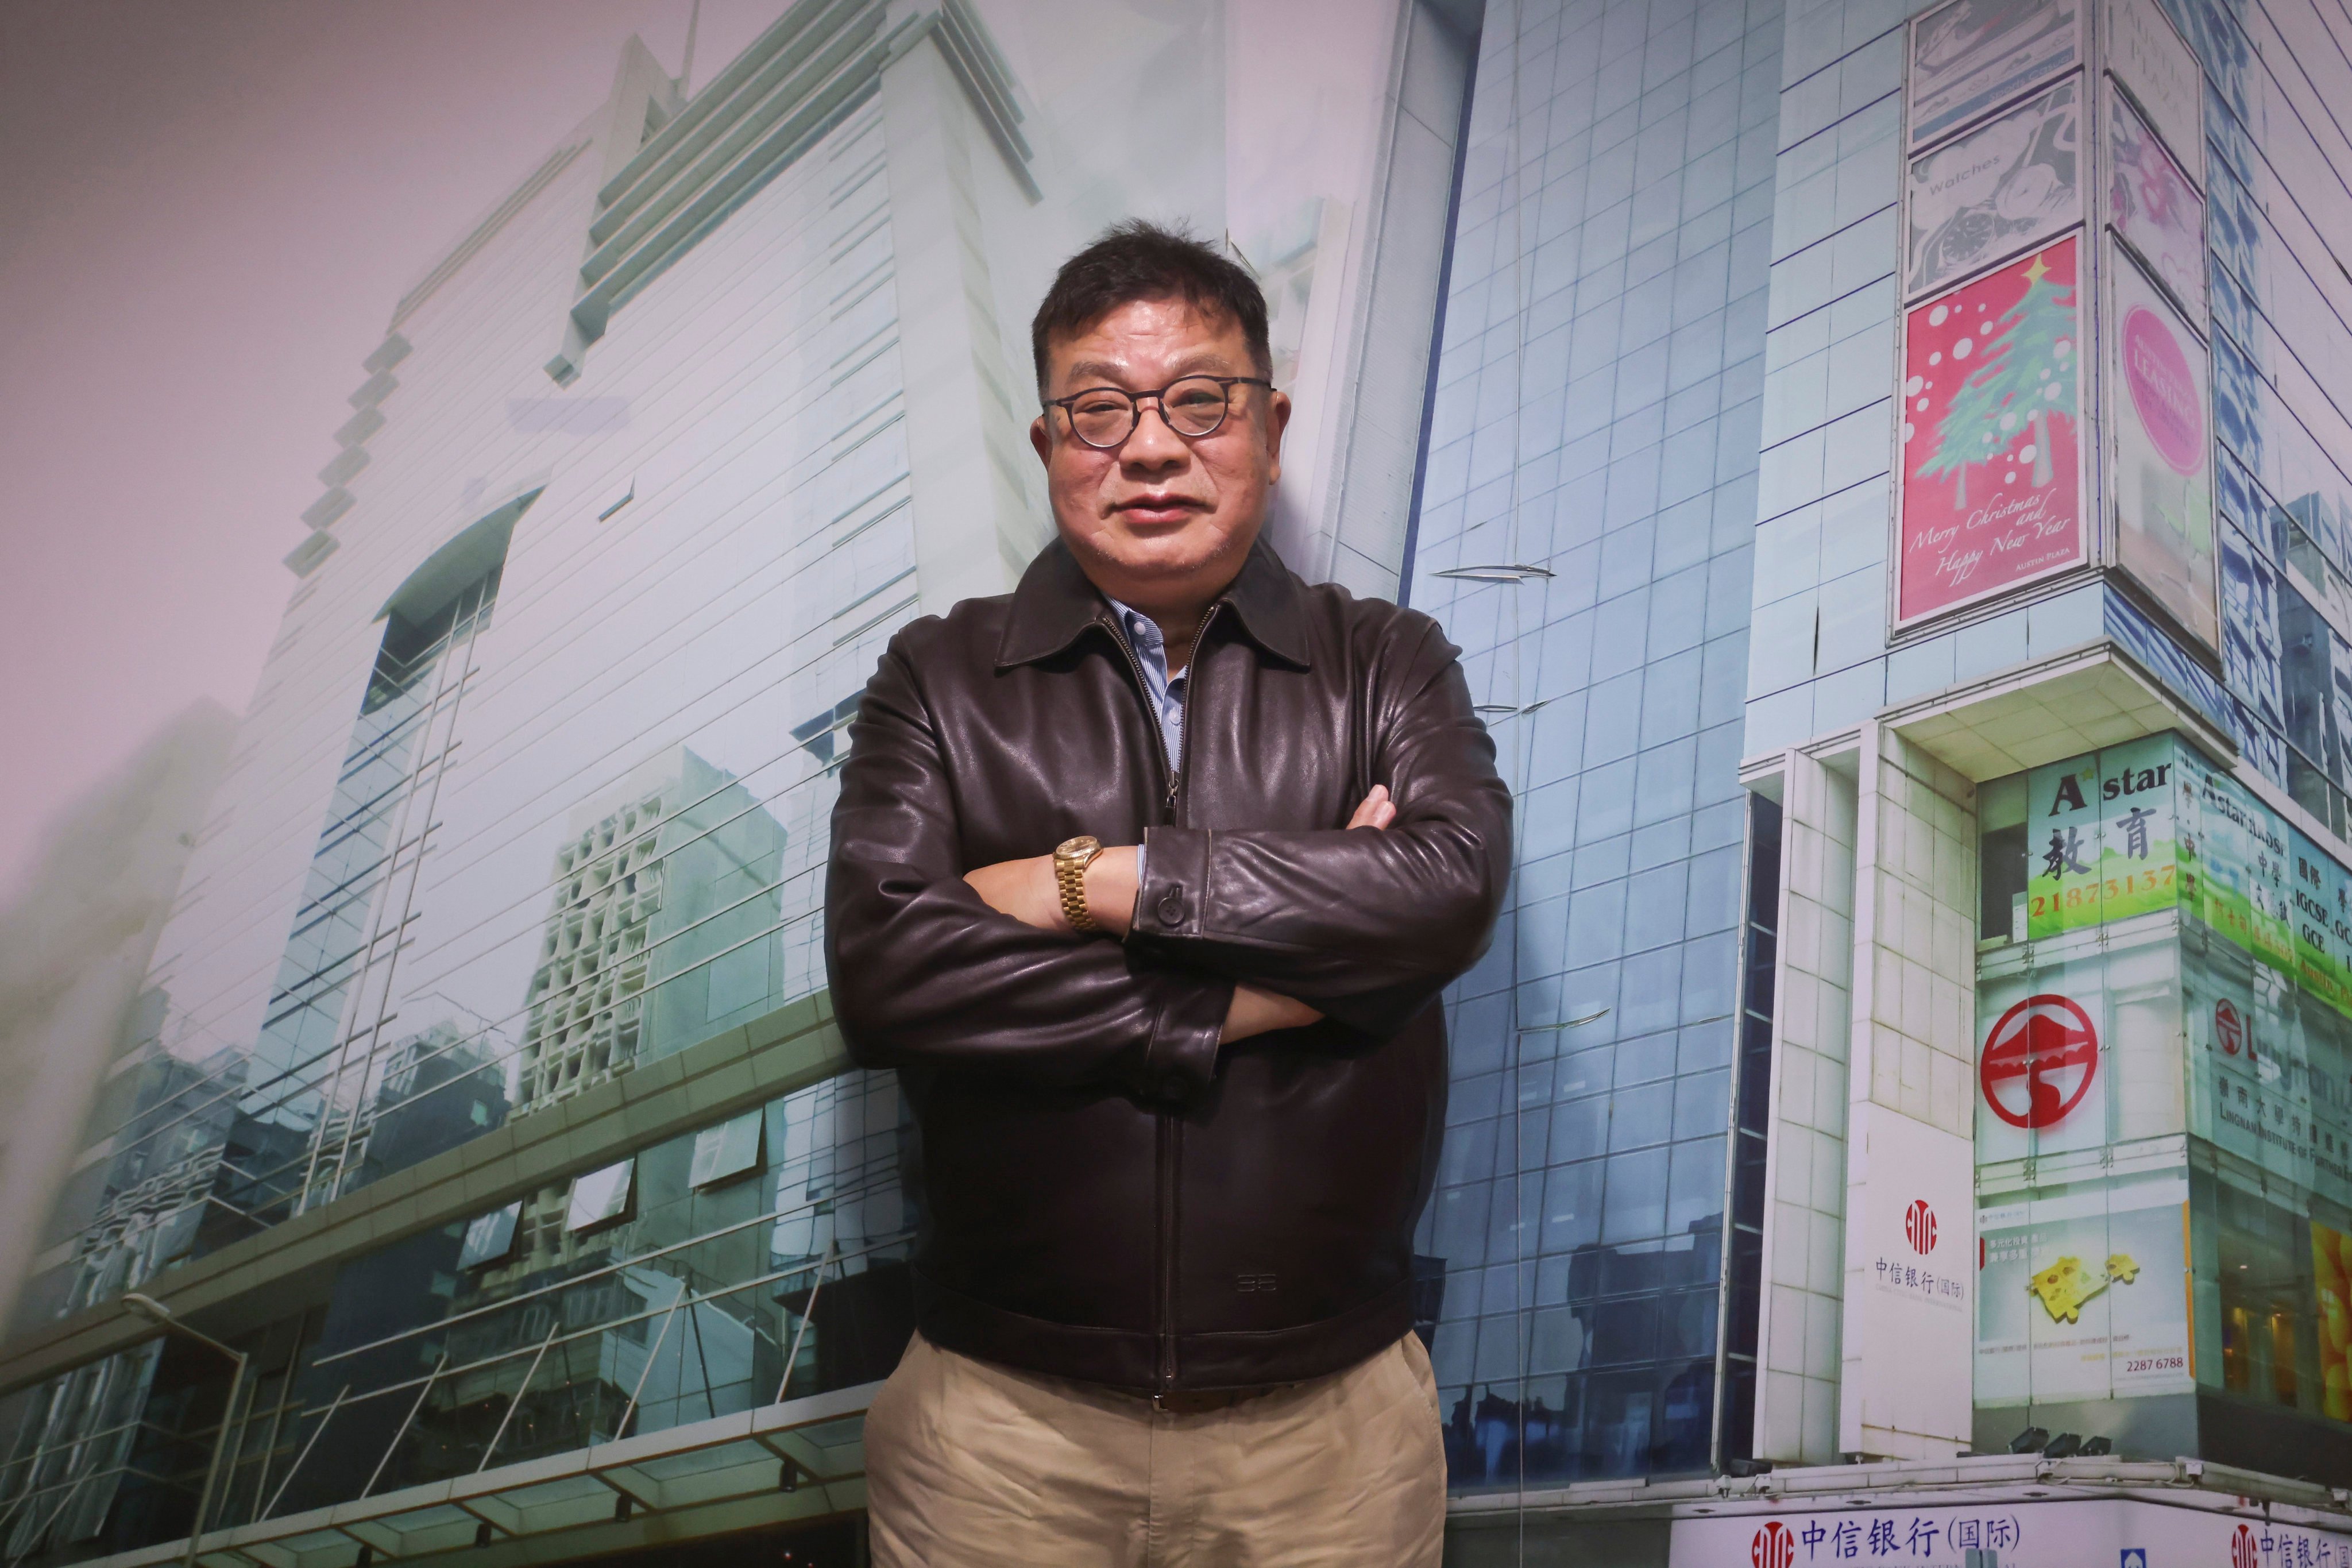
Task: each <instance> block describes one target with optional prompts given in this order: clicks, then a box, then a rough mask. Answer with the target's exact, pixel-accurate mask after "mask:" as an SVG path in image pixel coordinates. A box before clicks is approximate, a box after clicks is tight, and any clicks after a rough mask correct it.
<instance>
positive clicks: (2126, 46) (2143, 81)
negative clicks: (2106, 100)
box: [2101, 0, 2205, 184]
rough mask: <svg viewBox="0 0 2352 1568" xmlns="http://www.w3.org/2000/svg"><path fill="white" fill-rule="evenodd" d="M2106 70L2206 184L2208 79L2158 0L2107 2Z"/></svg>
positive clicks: (2191, 172) (2192, 175)
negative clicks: (2113, 75)
mask: <svg viewBox="0 0 2352 1568" xmlns="http://www.w3.org/2000/svg"><path fill="white" fill-rule="evenodd" d="M2104 19H2105V35H2104V37H2102V40H2101V42H2102V44H2103V45H2104V47H2105V57H2106V65H2107V68H2108V69H2109V70H2110V71H2113V72H2114V73H2115V76H2116V80H2118V81H2120V82H2122V83H2123V84H2124V87H2125V88H2126V89H2127V90H2128V91H2129V92H2130V93H2131V95H2132V97H2133V98H2134V99H2135V100H2137V101H2138V103H2139V106H2140V108H2141V110H2144V111H2145V112H2146V113H2147V118H2148V120H2149V121H2150V122H2151V123H2152V124H2153V125H2154V126H2155V127H2156V130H2157V132H2158V134H2159V135H2161V136H2162V137H2163V138H2164V142H2165V145H2166V146H2168V147H2169V148H2170V149H2171V150H2172V155H2173V156H2174V157H2176V158H2178V159H2179V160H2180V163H2181V164H2182V166H2183V167H2185V168H2186V169H2187V170H2188V171H2189V178H2191V179H2193V180H2195V181H2196V182H2197V183H2198V184H2204V167H2205V78H2204V74H2203V73H2202V72H2201V71H2200V70H2199V69H2198V68H2197V57H2196V56H2195V55H2193V54H2191V53H2190V52H2189V46H2188V44H2187V43H2186V42H2184V41H2183V40H2182V39H2181V37H2180V35H2179V33H2177V32H2175V31H2174V30H2173V26H2172V24H2171V22H2170V21H2168V20H2167V19H2166V17H2165V16H2164V13H2163V10H2162V9H2161V8H2160V7H2159V6H2158V5H2157V0H2107V5H2106V10H2105V18H2104Z"/></svg>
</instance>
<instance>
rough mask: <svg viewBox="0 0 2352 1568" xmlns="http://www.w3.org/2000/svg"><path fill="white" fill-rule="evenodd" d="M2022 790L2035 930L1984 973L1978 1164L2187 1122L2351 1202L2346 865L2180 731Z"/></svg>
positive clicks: (2040, 773)
mask: <svg viewBox="0 0 2352 1568" xmlns="http://www.w3.org/2000/svg"><path fill="white" fill-rule="evenodd" d="M2025 782H2026V789H2027V799H2026V814H2027V819H2026V839H2025V842H2024V844H2023V846H2022V847H2021V849H2020V851H2019V852H2020V853H2021V854H2023V855H2024V856H2025V857H2026V858H2027V862H2028V863H2027V865H2026V866H2025V867H2024V868H2022V869H2023V870H2024V871H2025V873H2026V888H2027V921H2026V927H2025V931H2024V932H2023V934H2024V935H2025V937H2026V938H2027V940H2026V941H2025V942H2012V943H2010V944H2007V945H2005V946H2003V947H2000V948H1998V949H1994V950H1992V951H1990V952H1987V953H1986V954H1985V955H1984V956H1983V957H1982V958H1981V959H1980V960H1979V973H1978V984H1977V1009H1976V1012H1977V1086H1976V1087H1977V1096H1978V1100H1977V1131H1976V1158H1977V1163H1978V1165H1979V1168H1982V1167H1984V1166H1986V1165H1990V1164H1997V1163H2003V1162H2008V1161H2017V1160H2024V1159H2028V1158H2036V1157H2046V1156H2049V1155H2052V1154H2057V1153H2065V1152H2091V1151H2096V1150H2098V1149H2101V1148H2104V1147H2106V1146H2108V1145H2111V1144H2114V1143H2118V1142H2129V1141H2131V1140H2134V1139H2139V1138H2147V1137H2157V1136H2166V1135H2170V1134H2172V1133H2177V1132H2179V1131H2189V1132H2193V1133H2195V1134H2196V1135H2197V1136H2199V1137H2200V1138H2204V1139H2206V1140H2208V1141H2210V1142H2213V1143H2214V1144H2216V1145H2218V1146H2219V1147H2221V1148H2222V1149H2224V1150H2226V1151H2228V1152H2231V1153H2233V1154H2236V1155H2238V1156H2239V1157H2241V1158H2242V1159H2244V1160H2247V1161H2249V1162H2251V1163H2253V1164H2255V1165H2256V1166H2258V1167H2259V1168H2261V1169H2263V1170H2264V1171H2266V1172H2269V1173H2273V1174H2274V1175H2277V1176H2280V1177H2283V1178H2285V1179H2286V1180H2289V1181H2291V1182H2294V1184H2297V1185H2299V1186H2301V1187H2303V1188H2305V1190H2307V1191H2311V1192H2315V1193H2318V1194H2325V1195H2326V1196H2328V1197H2330V1198H2331V1199H2333V1200H2335V1201H2337V1202H2342V1203H2347V1204H2352V872H2347V870H2346V869H2345V868H2343V867H2342V866H2340V865H2338V864H2337V863H2336V860H2335V859H2334V858H2332V857H2331V856H2329V855H2328V854H2327V853H2326V852H2325V851H2323V850H2322V849H2320V848H2319V847H2318V846H2317V845H2315V844H2314V843H2313V842H2312V841H2310V840H2309V839H2307V838H2305V837H2304V836H2303V835H2302V834H2301V833H2299V832H2297V831H2296V830H2295V829H2294V828H2293V827H2291V826H2288V825H2287V824H2286V823H2285V822H2284V821H2283V820H2281V818H2280V817H2279V816H2277V815H2276V814H2275V813H2274V812H2273V811H2272V810H2271V809H2270V808H2269V807H2268V806H2267V805H2264V804H2263V802H2262V801H2261V800H2259V799H2258V798H2256V797H2255V796H2253V795H2252V794H2251V793H2249V792H2248V791H2247V790H2246V788H2245V787H2244V786H2243V785H2242V784H2239V783H2238V782H2237V781H2236V780H2235V779H2233V778H2231V776H2230V775H2229V774H2228V773H2226V772H2224V771H2223V770H2221V769H2219V768H2217V767H2215V766H2214V765H2213V764H2212V763H2210V762H2208V761H2207V760H2206V759H2205V758H2204V757H2203V756H2202V755H2201V754H2200V753H2199V752H2197V751H2196V750H2195V749H2194V748H2193V747H2190V746H2188V745H2185V744H2181V743H2179V742H2178V741H2177V740H2176V739H2175V738H2174V737H2171V736H2154V737H2147V738H2144V739H2141V740H2137V741H2131V742H2124V743H2123V744H2120V745H2116V746H2110V747H2107V748H2105V750H2103V751H2101V752H2096V753H2094V754H2092V755H2090V756H2086V757H2078V758H2074V759H2072V760H2069V761H2066V762H2061V763H2049V764H2047V765H2045V766H2043V767H2040V768H2036V769H2034V770H2032V772H2031V773H2028V774H2027V775H2025ZM2189 928H2193V929H2194V931H2196V933H2197V935H2196V940H2194V941H2185V940H2184V939H2183V935H2182V931H2184V930H2186V929H2189Z"/></svg>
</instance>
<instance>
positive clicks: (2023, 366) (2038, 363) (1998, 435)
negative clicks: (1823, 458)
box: [1914, 252, 2075, 507]
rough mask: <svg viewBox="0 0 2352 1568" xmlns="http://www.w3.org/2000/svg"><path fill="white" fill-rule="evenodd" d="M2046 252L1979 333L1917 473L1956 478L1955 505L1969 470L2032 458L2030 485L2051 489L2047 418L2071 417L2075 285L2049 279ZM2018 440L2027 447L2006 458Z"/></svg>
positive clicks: (1963, 501) (1963, 495) (1963, 500)
mask: <svg viewBox="0 0 2352 1568" xmlns="http://www.w3.org/2000/svg"><path fill="white" fill-rule="evenodd" d="M2046 254H2047V253H2046V252H2045V253H2043V255H2037V256H2036V257H2034V258H2033V259H2032V262H2031V263H2030V264H2029V265H2028V266H2027V267H2026V268H2025V271H2024V278H2025V292H2024V294H2022V295H2021V296H2020V297H2019V299H2018V300H2017V302H2016V303H2015V304H2013V305H2011V307H2010V308H2009V309H2008V310H2006V311H2004V312H2003V313H2002V314H2001V316H2000V320H1998V321H1995V322H1994V323H1993V325H1992V329H1991V331H1988V332H1986V333H1985V334H1984V339H1983V342H1982V343H1981V346H1980V350H1979V354H1978V358H1977V363H1976V365H1975V367H1974V368H1973V369H1971V370H1970V371H1969V374H1968V378H1967V379H1966V380H1965V381H1963V382H1962V383H1961V384H1960V388H1959V390H1958V392H1956V393H1954V394H1953V395H1952V398H1951V401H1950V403H1949V404H1948V405H1947V406H1946V408H1945V411H1944V418H1943V423H1942V424H1941V425H1940V426H1938V427H1937V432H1936V449H1935V451H1934V452H1932V453H1931V454H1929V455H1928V457H1927V458H1926V459H1925V460H1924V461H1922V462H1921V463H1920V464H1919V466H1918V468H1916V469H1915V470H1914V472H1916V474H1918V475H1919V476H1921V477H1923V478H1925V477H1930V476H1940V475H1945V474H1950V475H1952V476H1954V477H1955V479H1956V480H1957V487H1958V488H1957V491H1956V495H1955V500H1956V502H1957V504H1958V505H1959V506H1962V507H1965V506H1967V505H1968V504H1969V469H1970V468H1977V467H1981V466H1983V465H1985V464H1988V463H1994V462H2000V461H2002V460H2004V459H2011V460H2014V461H2018V462H2024V461H2031V462H2032V465H2033V468H2032V482H2033V485H2034V487H2035V488H2036V489H2040V488H2041V487H2042V486H2045V485H2047V484H2049V483H2050V481H2051V479H2052V478H2053V469H2052V467H2051V460H2050V420H2051V416H2053V415H2063V416H2065V417H2066V418H2067V419H2069V420H2072V419H2073V418H2074V413H2075V409H2074V282H2073V280H2072V279H2069V280H2067V281H2066V282H2063V283H2059V282H2053V280H2052V279H2051V276H2050V268H2049V267H2048V266H2047V265H2045V263H2044V259H2043V257H2044V256H2046ZM1966 347H1967V340H1965V339H1963V340H1962V352H1966ZM2021 439H2022V440H2026V441H2027V443H2028V444H2027V446H2026V447H2025V449H2024V450H2022V451H2019V452H2017V453H2015V455H2014V458H2011V447H2014V446H2015V445H2016V444H2017V443H2018V442H2019V441H2020V440H2021Z"/></svg>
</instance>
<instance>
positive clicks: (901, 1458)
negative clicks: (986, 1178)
mask: <svg viewBox="0 0 2352 1568" xmlns="http://www.w3.org/2000/svg"><path fill="white" fill-rule="evenodd" d="M866 1501H867V1507H868V1508H869V1510H871V1520H870V1537H871V1541H872V1546H873V1561H874V1568H1003V1565H1012V1564H1018V1565H1019V1568H1129V1565H1130V1564H1131V1565H1134V1568H1145V1565H1147V1564H1148V1565H1149V1568H1437V1563H1438V1559H1439V1555H1440V1552H1441V1548H1442V1545H1443V1541H1444V1529H1445V1455H1444V1441H1443V1438H1442V1436H1441V1435H1440V1433H1439V1429H1438V1413H1437V1381H1436V1379H1435V1378H1434V1377H1433V1376H1432V1375H1431V1373H1430V1368H1429V1355H1428V1352H1426V1351H1424V1350H1423V1348H1422V1344H1421V1341H1420V1340H1419V1339H1418V1338H1417V1337H1415V1336H1414V1335H1412V1334H1407V1335H1405V1336H1404V1338H1402V1339H1401V1340H1399V1341H1398V1342H1396V1343H1395V1344H1393V1345H1391V1346H1390V1347H1389V1348H1388V1349H1387V1350H1384V1351H1382V1352H1380V1353H1379V1354H1377V1355H1374V1356H1372V1357H1370V1359H1368V1360H1366V1361H1363V1362H1360V1363H1358V1364H1356V1365H1355V1366H1352V1367H1349V1369H1348V1370H1347V1371H1345V1372H1341V1373H1333V1374H1332V1375H1331V1376H1328V1377H1323V1378H1318V1379H1316V1380H1314V1381H1313V1382H1311V1383H1302V1384H1292V1385H1290V1386H1288V1387H1285V1388H1279V1389H1276V1390H1273V1391H1271V1392H1268V1393H1265V1394H1253V1395H1251V1396H1250V1397H1248V1398H1246V1399H1243V1400H1241V1401H1238V1402H1237V1403H1235V1404H1234V1405H1228V1406H1226V1407H1225V1408H1223V1409H1219V1410H1211V1411H1205V1412H1199V1413H1193V1414H1173V1413H1170V1412H1165V1411H1160V1410H1156V1409H1154V1408H1153V1407H1152V1405H1151V1402H1150V1400H1148V1399H1145V1398H1142V1397H1139V1396H1138V1395H1135V1394H1120V1393H1117V1392H1115V1391H1113V1390H1110V1389H1107V1388H1103V1387H1101V1386H1099V1385H1097V1384H1086V1383H1076V1382H1070V1381H1067V1380H1065V1379H1061V1378H1051V1377H1039V1376H1036V1375H1034V1374H1033V1373H1024V1372H1015V1371H1013V1369H1011V1368H1009V1367H1003V1366H998V1365H995V1364H993V1363H988V1362H982V1361H975V1360H973V1359H972V1358H971V1357H969V1356H964V1355H959V1354H957V1353H955V1352H952V1351H943V1350H940V1348H938V1347H937V1346H935V1345H933V1344H932V1343H931V1342H929V1341H928V1340H926V1339H924V1338H923V1336H922V1335H920V1334H917V1335H916V1336H915V1338H914V1342H912V1343H911V1344H909V1345H908V1347H907V1353H906V1356H905V1357H904V1359H902V1360H901V1361H900V1362H899V1363H898V1371H896V1372H894V1373H891V1374H890V1380H889V1382H887V1383H886V1384H883V1386H882V1391H881V1393H880V1394H877V1395H876V1396H875V1400H874V1407H873V1409H872V1410H871V1411H870V1412H869V1413H868V1414H867V1415H866Z"/></svg>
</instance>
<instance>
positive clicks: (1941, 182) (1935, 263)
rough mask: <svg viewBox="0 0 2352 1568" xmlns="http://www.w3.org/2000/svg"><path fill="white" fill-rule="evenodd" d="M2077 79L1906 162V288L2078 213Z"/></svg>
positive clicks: (2027, 243) (1914, 289)
mask: <svg viewBox="0 0 2352 1568" xmlns="http://www.w3.org/2000/svg"><path fill="white" fill-rule="evenodd" d="M2082 97H2083V84H2082V81H2081V79H2079V78H2069V79H2066V80H2064V81H2062V82H2060V83H2059V84H2058V85H2057V86H2056V87H2053V88H2052V89H2050V90H2049V91H2047V92H2045V93H2042V94H2041V95H2040V96H2038V97H2036V98H2033V99H2032V100H2028V101H2027V102H2025V103H2022V104H2020V105H2019V106H2018V107H2017V108H2015V109H2012V110H2010V111H2009V112H2008V113H2006V114H2003V115H2001V116H2000V118H1998V119H1996V120H1994V121H1990V123H1988V124H1985V125H1981V126H1979V127H1978V128H1977V129H1976V130H1974V131H1971V132H1969V133H1968V134H1967V135H1965V136H1962V137H1960V138H1959V139H1958V140H1957V141H1954V142H1947V143H1946V144H1945V145H1943V146H1941V147H1938V148H1937V149H1936V150H1935V151H1934V152H1932V153H1921V154H1920V155H1919V156H1918V157H1916V158H1914V159H1912V160H1911V172H1910V197H1911V200H1910V205H1909V207H1908V209H1907V212H1908V225H1907V230H1906V239H1905V244H1904V273H1903V294H1904V297H1905V298H1906V299H1916V298H1917V297H1918V296H1919V295H1921V294H1927V293H1932V292H1934V291H1935V290H1936V289H1941V288H1944V287H1946V286H1948V285H1949V284H1952V283H1956V282H1958V281H1959V280H1960V279H1963V278H1966V277H1967V276H1968V275H1969V274H1970V273H1972V272H1976V271H1979V270H1981V269H1982V268H1986V267H1989V266H1990V265H1991V264H1992V263H1994V262H1996V261H1999V260H2000V259H2001V258H2003V257H2006V256H2013V255H2016V254H2017V253H2018V252H2020V251H2021V250H2024V249H2027V248H2029V247H2032V246H2035V245H2039V244H2041V243H2042V241H2043V240H2046V239H2048V238H2050V237H2052V236H2053V235H2057V234H2063V233H2064V232H2065V231H2066V230H2067V229H2070V228H2072V227H2074V226H2075V225H2076V224H2078V223H2080V222H2081V221H2082V218H2083V185H2082V179H2081V170H2082V167H2083V158H2082V152H2083V114H2082Z"/></svg>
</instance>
